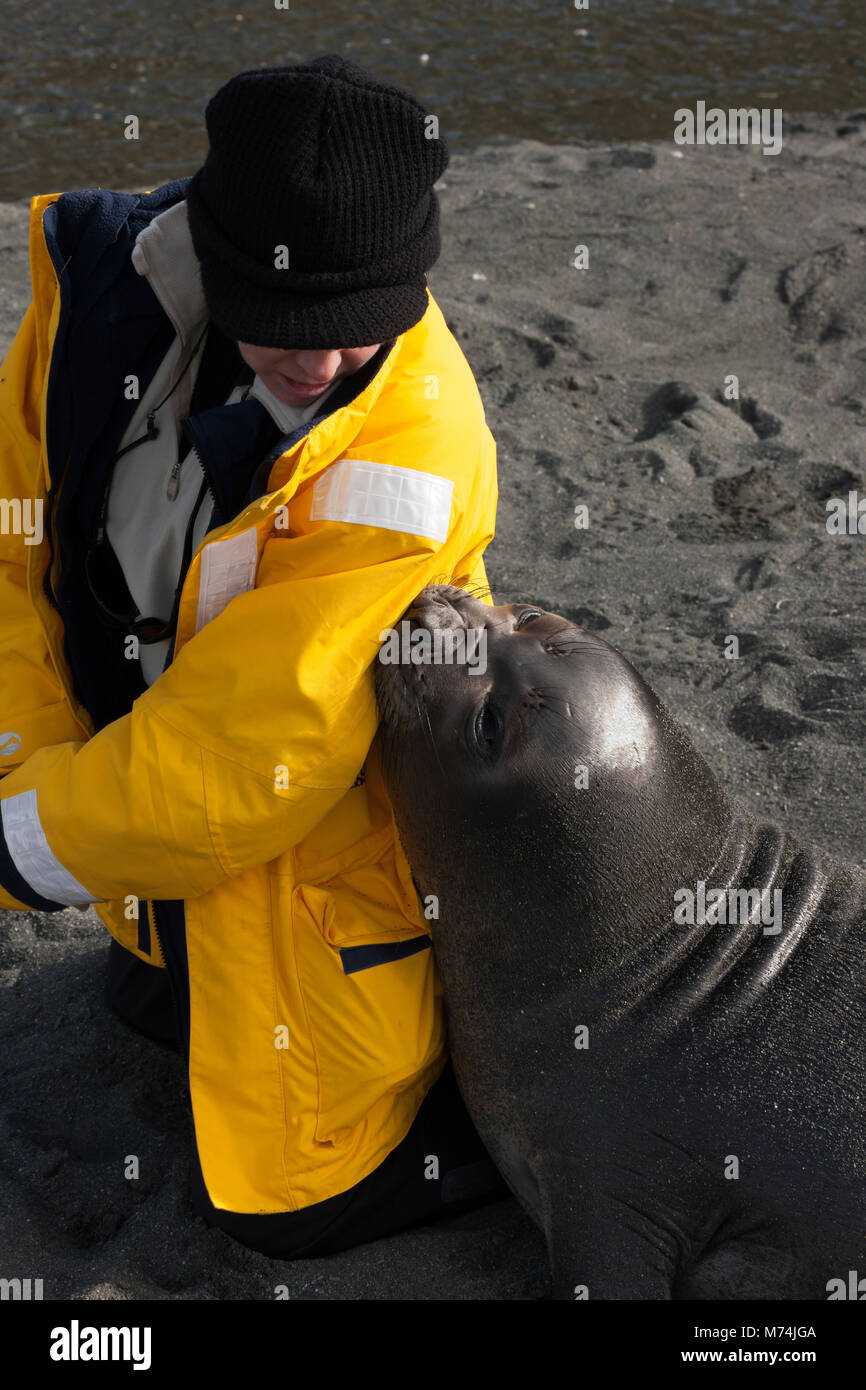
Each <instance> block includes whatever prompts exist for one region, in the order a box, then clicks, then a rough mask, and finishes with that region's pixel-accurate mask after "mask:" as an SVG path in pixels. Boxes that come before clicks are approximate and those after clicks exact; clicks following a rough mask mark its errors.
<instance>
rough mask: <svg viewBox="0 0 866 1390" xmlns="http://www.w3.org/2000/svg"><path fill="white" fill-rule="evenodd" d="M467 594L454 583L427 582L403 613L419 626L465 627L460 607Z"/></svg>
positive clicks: (463, 615)
mask: <svg viewBox="0 0 866 1390" xmlns="http://www.w3.org/2000/svg"><path fill="white" fill-rule="evenodd" d="M468 597H469V595H468V594H467V593H466V591H465V590H464V589H458V588H457V586H456V585H455V584H428V585H427V588H426V589H422V590H421V592H420V594H419V595H418V597H417V598H416V599H415V601H414V603H412V604H411V605H410V607H409V608H407V609H406V612H405V613H404V614H403V616H404V618H407V619H408V620H409V621H410V622H414V623H417V624H418V625H419V626H420V627H426V628H430V629H431V630H432V629H434V628H442V627H465V626H466V617H465V614H464V613H463V612H461V608H462V607H463V606H464V601H465V600H467V599H468Z"/></svg>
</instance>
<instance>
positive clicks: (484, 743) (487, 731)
mask: <svg viewBox="0 0 866 1390" xmlns="http://www.w3.org/2000/svg"><path fill="white" fill-rule="evenodd" d="M498 736H499V720H498V718H497V716H496V713H495V711H494V710H493V708H492V707H491V704H490V701H489V700H485V701H484V704H483V705H482V706H481V708H480V709H479V711H478V713H477V715H476V716H475V737H476V739H477V740H478V746H479V747H480V748H481V750H482V751H483V752H489V751H490V750H491V749H492V747H493V745H494V744H495V743H496V740H497V738H498Z"/></svg>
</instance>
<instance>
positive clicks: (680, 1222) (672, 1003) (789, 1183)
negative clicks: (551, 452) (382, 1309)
mask: <svg viewBox="0 0 866 1390" xmlns="http://www.w3.org/2000/svg"><path fill="white" fill-rule="evenodd" d="M405 616H406V620H407V621H408V623H409V625H410V627H409V630H410V632H411V633H412V634H413V635H414V633H415V632H416V630H418V629H427V630H428V632H430V633H433V632H435V630H436V629H437V628H448V627H451V628H455V629H460V628H465V629H467V632H468V630H469V629H474V630H475V631H476V633H481V632H483V633H484V634H485V635H486V669H484V670H483V672H482V671H481V669H480V665H479V667H478V668H477V669H475V670H470V668H469V664H468V662H464V663H462V664H461V663H459V662H453V663H450V664H449V663H448V662H447V661H445V660H443V661H441V662H440V663H439V664H433V663H430V664H425V663H424V662H423V661H422V662H419V663H417V664H416V663H414V662H413V661H412V660H411V659H402V660H399V661H396V662H394V663H393V664H390V665H389V664H383V663H382V662H381V661H380V662H378V663H377V671H376V686H377V697H378V701H379V707H380V712H381V722H380V725H379V730H378V733H377V738H376V745H375V746H376V748H377V750H378V754H377V755H378V757H379V762H380V767H381V771H382V775H383V778H384V782H385V785H386V787H387V789H388V792H389V795H390V798H391V802H392V805H393V808H394V815H395V823H396V826H397V830H398V833H399V836H400V839H401V842H402V844H403V847H404V850H405V852H406V856H407V859H408V862H409V865H410V867H411V870H412V876H413V881H414V883H415V887H416V888H417V890H418V892H419V894H420V897H421V900H422V902H423V903H424V904H425V910H426V911H427V915H428V916H430V917H431V921H430V926H431V934H432V937H433V948H434V951H435V955H436V959H437V963H438V966H439V970H440V973H441V978H442V984H443V989H444V995H445V1002H446V1009H447V1017H448V1026H449V1035H450V1047H451V1051H452V1056H453V1061H454V1066H455V1070H456V1074H457V1078H458V1082H459V1085H460V1088H461V1091H462V1093H463V1096H464V1099H465V1101H466V1104H467V1107H468V1109H469V1112H470V1115H471V1117H472V1119H473V1122H474V1123H475V1125H476V1127H477V1129H478V1131H479V1133H480V1135H481V1138H482V1140H483V1141H484V1143H485V1145H486V1147H487V1149H488V1150H489V1152H490V1155H491V1157H492V1158H493V1160H494V1162H495V1163H496V1165H497V1167H498V1168H499V1169H500V1171H501V1172H502V1174H503V1176H504V1177H505V1179H506V1180H507V1182H508V1184H509V1186H510V1187H511V1189H512V1190H513V1192H514V1193H515V1195H516V1196H517V1197H518V1199H519V1200H520V1201H521V1202H522V1204H523V1205H524V1206H525V1207H526V1209H527V1210H528V1212H529V1213H530V1215H531V1216H532V1217H533V1218H534V1220H535V1221H536V1222H537V1223H538V1225H540V1226H541V1228H542V1230H543V1231H544V1233H545V1235H546V1238H547V1243H548V1250H549V1255H550V1262H551V1268H552V1274H553V1291H554V1296H555V1297H557V1298H583V1297H589V1298H593V1299H669V1298H682V1299H731V1298H736V1299H827V1298H828V1297H845V1296H846V1295H845V1293H844V1292H840V1290H841V1289H843V1288H845V1287H848V1286H849V1284H850V1272H851V1271H857V1270H858V1269H859V1271H860V1273H861V1274H864V1275H866V1065H864V1062H866V1041H864V1040H866V997H864V981H866V875H864V874H863V872H862V871H860V870H857V869H854V868H850V867H846V866H845V865H844V864H842V863H840V862H837V861H835V860H833V859H831V857H830V856H829V855H827V854H825V853H823V852H817V851H813V850H811V849H809V848H808V847H806V846H804V845H801V844H799V843H798V842H797V841H796V840H795V839H794V838H793V837H792V836H791V835H790V834H788V833H786V832H785V831H783V830H781V829H779V828H777V827H776V826H774V825H772V824H766V823H760V822H759V821H756V820H755V819H753V818H752V817H750V816H749V815H747V814H746V813H744V812H743V811H741V810H740V809H738V808H737V806H736V805H735V804H733V803H732V802H731V801H729V799H728V798H727V796H726V795H725V794H724V793H723V792H722V790H721V788H720V787H719V785H718V783H717V782H716V780H715V778H714V777H713V775H712V773H711V772H710V769H709V768H708V767H707V765H706V763H705V762H704V761H703V759H702V758H701V757H700V756H699V755H698V753H697V752H696V750H695V749H694V748H693V746H692V745H691V743H690V741H689V739H688V738H687V737H686V735H685V733H684V732H683V730H682V729H681V728H680V727H679V726H678V725H677V723H676V722H675V721H674V720H673V719H672V718H671V716H670V714H669V713H668V711H667V710H666V709H665V708H664V707H663V706H662V704H661V703H660V701H659V700H658V698H657V697H656V696H655V694H654V693H653V692H652V690H650V688H649V686H647V685H646V683H645V682H644V681H643V680H642V679H641V677H640V676H639V675H638V673H637V672H636V671H635V670H634V669H633V668H632V667H631V666H630V665H629V663H628V662H627V661H626V660H625V659H624V658H623V657H622V656H621V655H619V653H618V652H616V651H615V650H614V649H613V648H612V647H610V646H609V645H608V644H607V643H606V642H604V641H603V640H602V639H601V638H600V637H598V636H596V635H595V634H593V633H591V632H588V631H585V630H583V629H581V628H579V627H576V626H575V625H574V624H573V623H571V622H569V621H568V620H567V619H565V618H563V617H559V616H557V615H556V614H553V613H547V612H543V611H541V610H539V609H538V608H536V607H533V606H532V605H530V604H513V605H505V606H500V607H489V606H487V605H485V604H483V603H481V602H479V601H478V600H476V599H475V598H473V597H471V596H470V595H469V594H467V593H465V592H464V591H462V590H460V589H456V588H454V587H452V586H447V585H440V586H434V587H431V588H428V589H425V590H424V591H423V592H422V593H421V594H420V595H419V598H418V599H417V600H416V602H415V603H414V604H413V605H412V606H411V607H410V609H409V610H408V612H407V614H406V615H405ZM467 645H468V644H467ZM690 895H691V896H690ZM690 901H691V906H692V909H693V910H692V911H691V914H690V912H689V902H690ZM774 909H777V910H774ZM436 912H438V916H436V915H435V914H436ZM689 916H691V921H689V920H688V919H689ZM854 1282H855V1284H856V1282H857V1277H856V1276H855V1281H854ZM863 1287H864V1288H866V1283H864V1285H863ZM855 1296H856V1295H855Z"/></svg>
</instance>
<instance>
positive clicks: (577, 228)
mask: <svg viewBox="0 0 866 1390" xmlns="http://www.w3.org/2000/svg"><path fill="white" fill-rule="evenodd" d="M793 127H794V128H793V131H792V126H791V123H789V124H788V125H787V132H788V135H789V138H788V141H787V144H786V148H785V150H784V151H783V153H782V154H781V155H780V156H779V157H778V158H772V157H767V156H764V155H762V154H761V152H760V150H753V149H739V148H730V149H728V148H718V149H714V148H702V149H700V148H699V149H691V148H686V149H684V150H682V151H679V152H678V153H681V154H682V155H683V157H682V158H677V157H675V155H674V150H675V147H674V146H673V145H667V144H630V145H621V146H607V145H589V144H586V145H579V146H559V147H547V146H543V145H540V144H536V143H533V142H523V143H520V144H515V145H511V146H507V147H493V148H488V149H485V150H481V151H479V152H477V153H475V154H473V155H471V156H465V157H455V158H454V159H453V161H452V164H451V167H450V168H449V169H448V171H447V173H446V176H445V179H444V184H445V187H444V188H443V190H442V209H443V235H444V252H443V256H442V259H441V261H440V263H439V265H438V266H437V267H436V269H435V270H434V271H433V273H432V275H431V285H432V288H433V291H434V293H435V294H436V296H437V298H438V300H439V302H440V304H441V305H442V307H443V309H444V311H445V312H446V314H447V316H448V318H449V321H450V323H451V325H452V327H453V329H454V331H455V333H456V335H457V337H458V339H459V341H460V342H461V344H462V345H463V347H464V350H465V351H466V354H467V356H468V358H469V361H470V363H471V364H472V367H473V369H474V371H475V373H476V376H477V378H478V382H479V386H480V389H481V392H482V395H483V397H484V401H485V405H486V407H487V411H488V418H489V421H490V425H491V428H492V430H493V433H494V435H495V436H496V439H497V441H498V444H499V461H500V505H499V527H498V532H497V537H496V540H495V541H494V543H493V545H492V546H491V547H490V549H489V550H488V552H487V559H488V569H489V575H490V580H491V584H492V586H493V591H494V596H495V597H496V599H497V600H498V601H511V600H532V601H536V602H539V603H541V604H542V605H543V606H545V607H547V608H550V609H553V610H555V611H557V612H562V613H566V614H568V615H570V616H572V617H574V618H575V619H576V620H578V621H580V622H582V623H584V624H585V625H587V626H590V627H593V628H595V629H596V630H597V631H601V632H603V633H604V636H605V637H606V638H607V639H608V640H609V641H611V642H612V643H613V644H614V645H615V646H617V647H619V648H620V649H621V650H622V651H623V652H624V653H625V654H626V655H627V656H628V657H629V658H631V659H632V660H633V661H634V663H635V664H636V666H637V667H638V669H639V670H640V671H641V672H642V674H643V675H644V676H645V677H646V678H647V680H648V681H649V682H650V684H651V685H653V686H654V687H655V689H656V690H657V691H658V693H659V694H660V695H661V697H662V698H663V699H664V700H665V701H666V703H667V704H668V705H669V706H670V708H671V709H672V711H673V712H674V713H675V714H676V715H677V716H678V717H679V718H680V719H681V720H682V722H683V723H684V724H685V725H686V726H687V728H688V729H689V730H690V731H691V734H692V736H693V738H694V740H695V742H696V744H697V745H698V747H699V749H700V750H701V752H702V753H703V754H704V756H705V757H706V758H707V760H708V761H709V763H710V764H711V766H712V767H713V768H714V769H715V771H716V773H717V775H718V776H719V777H720V779H721V780H722V781H723V782H724V784H725V786H726V787H727V789H728V791H729V792H730V793H732V794H733V795H735V796H739V797H740V798H741V799H742V800H743V801H744V802H745V803H746V804H747V805H748V806H749V807H750V808H751V809H752V810H754V811H757V812H759V813H761V814H763V815H766V816H767V817H770V818H778V819H781V820H784V821H786V822H787V823H788V824H789V825H790V826H791V827H792V828H793V829H795V830H796V831H797V832H798V833H799V834H801V835H802V836H804V837H806V838H808V839H810V840H812V841H815V842H817V843H819V844H821V845H824V846H826V847H829V848H830V849H832V850H833V851H835V852H836V853H837V854H839V855H842V856H844V857H847V858H849V859H852V860H854V861H856V862H858V863H861V864H863V863H864V860H866V855H864V833H863V831H864V826H863V771H864V751H863V750H864V732H866V714H864V673H866V670H864V668H866V656H864V652H866V641H864V638H866V620H864V609H863V600H864V576H866V561H864V556H866V536H859V535H855V536H830V535H828V533H827V530H826V527H825V506H824V503H825V500H826V499H827V498H828V497H831V496H846V495H847V493H848V490H849V489H852V488H856V489H857V490H858V491H859V493H860V495H863V492H864V462H863V457H864V447H866V212H864V208H866V113H858V114H857V115H856V116H849V117H845V118H843V117H839V118H837V119H835V120H834V119H830V118H825V117H820V118H818V117H806V118H803V119H801V120H800V121H798V122H795V123H793ZM26 226H27V207H26V205H25V204H16V205H13V206H3V207H0V347H2V349H3V350H4V351H5V348H6V346H7V344H8V342H9V341H11V338H12V336H13V334H14V331H15V328H16V326H17V323H18V321H19V319H20V317H21V315H22V314H23V313H24V310H25V308H26V305H27V302H28V297H29V289H28V278H27V259H26ZM578 243H585V244H587V245H588V246H589V249H590V269H589V270H588V271H587V272H580V271H578V270H575V269H574V268H572V266H571V258H572V251H573V248H574V246H575V245H576V244H578ZM732 372H733V373H736V374H737V375H738V377H739V380H740V390H741V395H740V400H739V402H738V403H723V402H722V400H721V390H722V386H723V382H724V378H725V376H726V375H727V374H728V373H732ZM578 502H585V503H587V504H588V506H589V509H590V526H589V529H588V530H586V531H578V530H575V529H574V526H573V522H572V516H573V510H574V506H575V504H576V503H578ZM729 633H733V634H736V635H737V636H738V637H739V640H740V659H739V660H737V661H729V660H726V659H725V657H724V656H723V654H722V644H723V639H724V637H725V636H726V635H727V634H729ZM2 916H3V919H4V920H3V921H2V923H0V985H2V987H3V1008H2V1014H0V1030H2V1057H3V1067H2V1081H0V1088H2V1098H0V1117H2V1118H0V1125H2V1135H0V1173H2V1185H0V1275H2V1276H3V1277H13V1276H16V1275H17V1276H18V1277H28V1276H30V1277H33V1278H42V1279H43V1280H44V1295H45V1297H46V1298H99V1299H103V1298H129V1297H143V1298H194V1299H208V1298H216V1299H243V1298H268V1299H270V1298H272V1297H273V1296H274V1289H275V1287H276V1286H277V1285H280V1284H286V1285H287V1286H288V1289H289V1291H290V1294H291V1296H292V1297H293V1298H346V1299H355V1298H382V1299H391V1298H408V1299H416V1298H417V1299H463V1298H476V1299H477V1298H496V1299H521V1298H536V1297H539V1296H541V1297H543V1296H544V1295H545V1293H546V1291H547V1287H548V1285H547V1276H546V1267H545V1256H544V1250H543V1246H542V1242H541V1239H540V1237H539V1235H538V1234H537V1233H536V1232H535V1230H534V1228H533V1227H532V1226H531V1225H530V1223H529V1221H528V1219H526V1218H525V1217H524V1216H523V1214H522V1213H521V1211H520V1210H519V1209H518V1207H517V1205H516V1204H515V1203H514V1202H512V1201H507V1202H501V1203H497V1204H496V1205H495V1206H492V1207H488V1208H486V1209H484V1210H481V1211H479V1212H476V1213H473V1214H471V1215H468V1216H464V1217H462V1218H458V1219H456V1220H452V1221H451V1222H448V1223H443V1224H440V1225H438V1226H432V1227H427V1228H422V1229H419V1230H416V1231H412V1232H408V1233H406V1234H404V1235H402V1236H399V1237H394V1238H392V1239H389V1240H384V1241H381V1242H378V1243H375V1244H372V1245H368V1246H364V1247H362V1248H359V1249H356V1250H353V1251H349V1252H347V1253H346V1254H343V1255H340V1256H337V1257H332V1258H330V1259H322V1260H314V1261H305V1262H300V1263H284V1262H278V1261H272V1260H268V1259H265V1258H264V1257H262V1256H259V1255H257V1254H254V1253H252V1252H250V1251H248V1250H245V1249H244V1248H243V1247H242V1246H240V1245H237V1244H235V1243H234V1242H233V1241H231V1240H230V1239H229V1238H228V1237H226V1236H224V1235H221V1234H219V1233H217V1232H214V1231H208V1230H207V1229H206V1228H205V1227H204V1226H203V1225H202V1223H201V1222H200V1221H198V1220H197V1219H196V1218H195V1217H194V1216H193V1215H192V1212H191V1210H190V1207H189V1203H188V1196H187V1156H188V1152H189V1143H190V1140H189V1134H188V1120H187V1111H186V1104H185V1100H184V1074H183V1068H182V1065H181V1063H180V1061H179V1059H178V1058H177V1056H176V1055H175V1054H173V1053H171V1052H169V1051H167V1050H165V1049H162V1048H160V1047H159V1046H157V1045H156V1044H153V1043H149V1042H147V1041H146V1040H144V1039H141V1038H139V1037H138V1036H136V1035H135V1034H133V1033H131V1032H130V1031H128V1030H127V1029H126V1028H125V1027H124V1026H123V1025H122V1024H121V1023H120V1022H119V1021H117V1020H116V1019H114V1018H113V1016H112V1015H110V1014H109V1013H108V1011H107V1009H106V1008H105V1007H104V1005H103V1003H102V973H103V963H104V959H105V952H106V937H105V934H104V931H103V928H102V927H101V926H100V925H98V924H97V922H96V919H95V916H94V914H93V913H91V914H89V916H87V917H82V916H80V915H79V914H77V913H75V912H73V911H71V910H70V911H68V912H64V913H58V914H54V915H44V916H43V915H41V914H39V913H4V914H2ZM132 1153H134V1154H137V1155H138V1156H139V1158H140V1161H141V1177H140V1179H139V1180H138V1181H137V1182H128V1181H126V1180H125V1179H124V1177H123V1160H124V1157H125V1155H127V1154H132Z"/></svg>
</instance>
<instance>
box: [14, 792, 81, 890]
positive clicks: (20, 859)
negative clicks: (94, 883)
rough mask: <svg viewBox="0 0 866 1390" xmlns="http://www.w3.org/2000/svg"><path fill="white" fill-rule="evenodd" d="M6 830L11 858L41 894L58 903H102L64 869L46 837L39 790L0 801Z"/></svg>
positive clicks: (23, 875) (32, 886)
mask: <svg viewBox="0 0 866 1390" xmlns="http://www.w3.org/2000/svg"><path fill="white" fill-rule="evenodd" d="M0 813H2V817H3V832H4V834H5V836H6V845H7V848H8V850H9V854H10V856H11V858H12V861H13V863H14V865H15V867H16V869H17V870H18V872H19V874H20V875H21V877H22V878H23V879H24V881H25V882H26V883H29V884H30V887H31V888H32V889H33V891H34V893H38V894H39V895H40V897H43V898H51V899H52V900H53V901H54V902H56V903H67V904H68V903H84V902H87V903H95V902H99V901H100V900H99V899H98V898H95V897H94V896H93V894H92V893H88V891H87V889H86V888H83V887H82V885H81V884H80V883H79V882H78V879H77V878H73V876H72V874H71V873H69V871H68V869H64V867H63V865H62V864H61V862H60V860H59V859H58V858H57V857H56V855H55V854H54V853H53V852H52V849H51V846H50V845H49V843H48V841H47V840H46V838H45V831H44V830H43V829H42V822H41V821H40V819H39V811H38V810H37V807H36V792H35V790H34V789H31V790H30V791H27V792H18V794H17V795H16V796H10V797H7V799H6V800H5V801H3V802H0Z"/></svg>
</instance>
